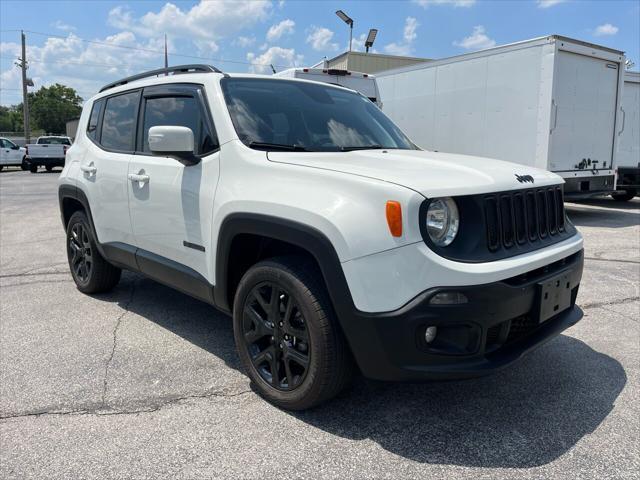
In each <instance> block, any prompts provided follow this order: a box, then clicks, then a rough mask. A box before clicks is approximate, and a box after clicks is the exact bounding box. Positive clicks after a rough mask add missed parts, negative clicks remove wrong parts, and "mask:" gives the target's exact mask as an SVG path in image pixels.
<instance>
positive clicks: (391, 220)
mask: <svg viewBox="0 0 640 480" xmlns="http://www.w3.org/2000/svg"><path fill="white" fill-rule="evenodd" d="M387 224H388V225H389V231H390V232H391V235H393V236H394V237H401V236H402V206H401V205H400V202H396V201H395V200H389V201H388V202H387Z"/></svg>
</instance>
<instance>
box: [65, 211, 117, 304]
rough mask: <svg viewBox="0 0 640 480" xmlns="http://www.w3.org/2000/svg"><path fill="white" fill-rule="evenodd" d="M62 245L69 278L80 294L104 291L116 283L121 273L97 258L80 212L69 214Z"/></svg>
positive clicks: (98, 254)
mask: <svg viewBox="0 0 640 480" xmlns="http://www.w3.org/2000/svg"><path fill="white" fill-rule="evenodd" d="M66 246H67V259H68V260H69V269H70V270H71V276H72V277H73V281H74V282H75V283H76V286H77V287H78V290H80V291H81V292H82V293H102V292H108V291H109V290H112V289H113V287H115V286H116V285H117V284H118V282H119V281H120V275H121V274H122V270H120V269H119V268H117V267H114V266H113V265H111V264H110V263H109V262H107V261H106V260H105V259H104V258H103V257H102V256H101V255H100V252H99V251H98V249H97V248H96V240H95V238H94V236H93V232H92V230H91V226H90V225H89V221H88V220H87V216H86V214H85V213H84V212H83V211H78V212H75V213H74V214H73V215H71V219H70V220H69V223H68V225H67V241H66Z"/></svg>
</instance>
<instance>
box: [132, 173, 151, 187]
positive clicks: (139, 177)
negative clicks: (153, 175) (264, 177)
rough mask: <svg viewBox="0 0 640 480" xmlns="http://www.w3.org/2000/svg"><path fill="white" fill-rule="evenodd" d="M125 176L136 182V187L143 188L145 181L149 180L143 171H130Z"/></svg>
mask: <svg viewBox="0 0 640 480" xmlns="http://www.w3.org/2000/svg"><path fill="white" fill-rule="evenodd" d="M141 172H144V170H141ZM127 177H128V178H129V180H131V181H132V182H138V188H143V187H144V185H145V183H147V182H148V181H149V175H146V174H144V173H130V174H129V175H127Z"/></svg>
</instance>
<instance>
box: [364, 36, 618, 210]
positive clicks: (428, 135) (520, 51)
mask: <svg viewBox="0 0 640 480" xmlns="http://www.w3.org/2000/svg"><path fill="white" fill-rule="evenodd" d="M624 60H625V58H624V53H623V52H621V51H618V50H613V49H610V48H606V47H601V46H598V45H593V44H590V43H585V42H581V41H578V40H573V39H569V38H565V37H561V36H557V35H552V36H548V37H542V38H537V39H533V40H528V41H524V42H519V43H514V44H510V45H504V46H500V47H496V48H491V49H488V50H483V51H479V52H475V53H469V54H465V55H460V56H455V57H450V58H446V59H442V60H437V61H433V62H429V63H424V64H418V65H413V66H409V67H404V68H401V69H395V70H389V71H387V72H380V73H378V74H377V77H376V78H377V82H378V88H379V90H380V95H381V96H382V98H383V99H384V104H383V110H384V112H385V113H386V114H387V115H388V116H390V117H391V118H392V119H393V120H394V121H395V122H396V123H397V124H398V125H399V126H400V127H401V128H402V129H403V130H404V131H405V132H406V133H407V135H409V137H410V138H412V140H413V141H414V142H415V143H416V144H417V145H419V146H420V147H423V148H426V149H429V150H437V151H444V152H454V153H463V154H471V155H477V156H484V157H492V158H498V159H502V160H507V161H511V162H515V163H520V164H523V165H530V166H534V167H538V168H543V169H546V170H551V171H553V172H555V173H557V174H559V175H561V176H562V177H563V178H564V179H565V182H566V184H565V194H566V195H567V196H568V197H573V198H580V197H588V196H593V195H597V194H604V193H610V192H611V191H613V190H614V189H615V167H614V165H615V158H614V154H615V152H616V147H617V142H618V138H619V137H618V132H619V131H620V129H621V125H622V122H621V117H622V115H621V114H620V95H619V92H620V91H621V89H622V84H623V77H624ZM618 123H620V125H618Z"/></svg>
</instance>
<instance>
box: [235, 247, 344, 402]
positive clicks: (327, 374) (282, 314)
mask: <svg viewBox="0 0 640 480" xmlns="http://www.w3.org/2000/svg"><path fill="white" fill-rule="evenodd" d="M259 297H260V298H259ZM274 305H277V306H276V307H274ZM233 331H234V337H235V341H236V347H237V349H238V353H239V356H240V360H241V362H242V364H243V366H244V368H245V370H246V371H247V372H248V375H249V377H250V378H251V380H252V382H253V384H254V386H255V388H256V390H257V391H258V393H259V394H260V395H261V396H263V397H264V398H266V399H267V400H268V401H269V402H271V403H273V404H274V405H276V406H278V407H281V408H284V409H286V410H305V409H308V408H311V407H314V406H316V405H319V404H321V403H323V402H325V401H327V400H329V399H330V398H332V397H334V396H335V395H337V394H338V393H339V392H340V391H342V390H343V389H344V388H345V387H346V386H347V385H348V384H349V383H350V381H351V378H352V376H353V371H354V362H353V359H352V357H351V352H350V351H349V347H348V346H347V343H346V340H345V338H344V336H343V334H342V331H341V330H340V327H339V325H338V322H337V320H336V318H335V315H334V313H333V309H332V306H331V303H330V302H329V297H328V294H327V292H326V288H325V286H324V283H323V280H322V275H321V274H320V272H319V271H318V270H317V268H316V267H315V265H314V264H313V263H312V262H310V261H308V260H307V259H305V258H304V257H280V258H274V259H269V260H265V261H262V262H260V263H257V264H256V265H254V266H253V267H251V268H250V269H249V271H247V273H245V275H244V276H243V277H242V279H241V280H240V284H239V285H238V288H237V290H236V295H235V300H234V305H233ZM305 365H306V367H305ZM274 371H275V372H276V375H275V376H274V375H273V372H274Z"/></svg>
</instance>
